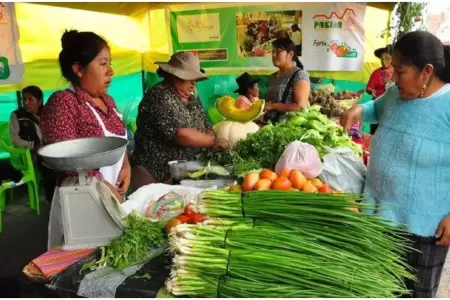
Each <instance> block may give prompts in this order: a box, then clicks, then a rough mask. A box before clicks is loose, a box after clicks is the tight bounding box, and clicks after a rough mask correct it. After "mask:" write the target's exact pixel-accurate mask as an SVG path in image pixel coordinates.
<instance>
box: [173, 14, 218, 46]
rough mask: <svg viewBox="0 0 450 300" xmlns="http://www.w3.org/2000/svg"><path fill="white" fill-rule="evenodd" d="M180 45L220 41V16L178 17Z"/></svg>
mask: <svg viewBox="0 0 450 300" xmlns="http://www.w3.org/2000/svg"><path fill="white" fill-rule="evenodd" d="M177 31H178V40H179V42H180V43H198V42H216V41H220V14H218V13H210V14H198V15H186V16H178V17H177Z"/></svg>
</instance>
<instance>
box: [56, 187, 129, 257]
mask: <svg viewBox="0 0 450 300" xmlns="http://www.w3.org/2000/svg"><path fill="white" fill-rule="evenodd" d="M98 186H100V185H99V182H98V181H97V179H96V178H87V180H86V182H85V184H84V185H80V184H79V183H78V178H67V179H66V180H65V181H64V183H63V184H62V186H61V188H60V189H59V193H60V197H61V213H62V220H63V227H64V245H63V248H62V249H63V250H74V249H87V248H97V247H100V246H105V245H108V244H109V243H110V241H111V240H112V239H114V238H116V237H118V236H120V235H121V234H122V229H121V228H120V227H119V226H118V225H117V224H116V223H115V222H114V220H113V219H112V217H111V216H110V214H109V213H108V211H107V210H106V208H105V206H104V205H103V203H102V200H101V199H100V196H99V192H98V190H97V188H98Z"/></svg>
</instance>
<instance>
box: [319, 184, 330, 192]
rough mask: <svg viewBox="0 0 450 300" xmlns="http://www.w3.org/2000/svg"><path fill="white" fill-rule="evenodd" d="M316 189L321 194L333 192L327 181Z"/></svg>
mask: <svg viewBox="0 0 450 300" xmlns="http://www.w3.org/2000/svg"><path fill="white" fill-rule="evenodd" d="M317 191H318V192H319V193H323V194H330V193H332V192H333V189H332V188H331V187H330V186H329V185H328V184H327V183H324V184H323V185H322V186H321V187H319V188H318V189H317Z"/></svg>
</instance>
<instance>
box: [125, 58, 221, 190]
mask: <svg viewBox="0 0 450 300" xmlns="http://www.w3.org/2000/svg"><path fill="white" fill-rule="evenodd" d="M157 64H158V65H159V67H160V68H159V70H158V73H159V74H160V76H162V77H163V81H162V82H160V83H158V84H156V85H155V86H153V87H152V88H151V89H150V90H149V91H148V92H147V93H146V94H145V96H144V98H143V99H142V101H141V103H140V104H139V110H138V116H137V130H136V135H135V143H136V148H135V150H134V152H133V155H132V159H131V160H132V165H133V183H132V188H133V189H135V188H139V187H140V186H142V185H146V184H149V183H152V182H168V181H169V180H170V171H169V165H168V163H169V161H173V160H194V159H195V158H196V155H197V153H198V152H199V150H200V149H201V148H212V147H217V146H219V145H220V141H219V139H216V136H215V134H214V132H213V131H212V130H211V128H210V125H209V123H208V120H207V118H206V115H205V114H204V111H203V108H202V106H201V104H200V103H199V101H198V100H197V98H196V97H195V96H194V95H193V91H194V88H195V85H196V82H197V81H201V80H205V79H207V77H206V75H205V74H203V73H202V72H201V71H200V63H199V60H198V58H197V56H195V55H193V54H192V53H190V52H185V51H181V52H177V53H175V54H173V55H172V57H171V58H170V60H169V61H168V62H164V63H163V62H160V63H157ZM135 179H136V180H137V182H136V181H135Z"/></svg>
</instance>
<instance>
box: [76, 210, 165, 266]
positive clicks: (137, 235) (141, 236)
mask: <svg viewBox="0 0 450 300" xmlns="http://www.w3.org/2000/svg"><path fill="white" fill-rule="evenodd" d="M126 224H127V225H126V227H125V229H124V231H123V234H122V235H121V236H120V237H118V238H115V239H113V240H112V241H111V243H110V244H109V245H108V246H104V247H100V251H101V257H100V259H98V260H96V261H91V262H88V263H86V264H85V265H84V266H83V267H82V270H87V269H89V270H91V271H94V270H96V269H99V268H103V267H106V266H110V267H112V268H114V269H120V270H123V269H125V268H127V267H129V266H131V265H134V264H136V263H140V262H143V261H146V260H147V259H148V253H149V251H150V250H151V249H153V248H157V247H160V246H162V245H163V243H164V235H163V231H162V228H163V225H162V224H161V223H159V222H151V221H149V220H148V219H146V218H145V217H142V216H141V215H139V214H137V213H136V212H132V213H130V214H129V215H128V216H127V218H126Z"/></svg>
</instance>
